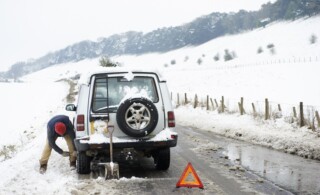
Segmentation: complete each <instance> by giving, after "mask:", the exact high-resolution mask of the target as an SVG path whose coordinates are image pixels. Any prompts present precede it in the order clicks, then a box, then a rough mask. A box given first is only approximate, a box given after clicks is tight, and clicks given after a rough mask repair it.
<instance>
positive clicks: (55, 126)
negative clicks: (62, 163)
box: [39, 115, 76, 174]
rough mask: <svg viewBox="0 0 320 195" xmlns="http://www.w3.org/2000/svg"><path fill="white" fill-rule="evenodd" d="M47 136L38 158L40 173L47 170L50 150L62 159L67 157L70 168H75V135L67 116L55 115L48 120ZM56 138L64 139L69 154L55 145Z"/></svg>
mask: <svg viewBox="0 0 320 195" xmlns="http://www.w3.org/2000/svg"><path fill="white" fill-rule="evenodd" d="M47 129H48V131H47V134H48V136H47V137H48V138H47V141H46V145H45V147H44V149H43V152H42V156H41V158H40V160H39V161H40V173H42V174H43V173H45V172H46V170H47V164H48V160H49V157H50V155H51V151H52V148H53V149H54V150H55V151H56V152H58V153H59V154H61V155H62V156H63V157H68V156H69V160H70V167H71V168H75V167H76V152H75V146H74V142H73V140H74V138H75V133H74V130H73V125H72V123H71V121H70V120H69V117H68V116H65V115H57V116H55V117H53V118H52V119H50V121H49V122H48V125H47ZM58 137H64V139H65V140H66V142H67V145H68V149H69V152H65V151H63V150H62V149H61V148H59V146H57V144H56V140H57V138H58Z"/></svg>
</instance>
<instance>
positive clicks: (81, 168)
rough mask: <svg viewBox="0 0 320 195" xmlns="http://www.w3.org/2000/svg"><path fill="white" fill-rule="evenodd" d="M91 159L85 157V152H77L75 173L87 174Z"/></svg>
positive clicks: (89, 170)
mask: <svg viewBox="0 0 320 195" xmlns="http://www.w3.org/2000/svg"><path fill="white" fill-rule="evenodd" d="M90 162H91V157H89V156H87V155H86V153H85V152H78V155H77V173H79V174H89V173H90V172H91V169H90Z"/></svg>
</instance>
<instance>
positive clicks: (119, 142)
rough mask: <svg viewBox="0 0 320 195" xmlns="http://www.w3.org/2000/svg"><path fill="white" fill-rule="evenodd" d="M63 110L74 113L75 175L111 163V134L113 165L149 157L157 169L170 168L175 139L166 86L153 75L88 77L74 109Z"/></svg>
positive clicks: (117, 72)
mask: <svg viewBox="0 0 320 195" xmlns="http://www.w3.org/2000/svg"><path fill="white" fill-rule="evenodd" d="M66 110H68V111H76V116H75V118H74V126H75V131H76V139H75V140H74V142H75V146H76V149H77V172H78V173H80V174H88V173H90V172H91V171H95V170H96V169H97V168H98V166H99V164H102V163H103V162H110V150H109V148H110V139H109V136H110V131H111V132H113V133H112V137H113V141H112V146H113V147H112V148H113V152H112V153H113V159H114V161H115V162H123V161H129V162H139V159H140V158H141V157H153V158H154V163H155V167H156V169H158V170H166V169H168V168H169V166H170V147H175V146H176V145H177V139H178V135H177V133H176V132H174V127H175V118H174V112H173V106H172V103H171V98H170V94H169V91H168V88H167V85H166V81H164V80H161V79H160V77H159V75H158V74H157V73H155V72H145V71H128V70H127V71H126V70H124V69H118V68H109V69H108V68H106V69H105V70H104V71H102V72H95V73H92V74H90V75H89V76H88V77H87V81H86V82H85V83H84V84H81V85H80V88H79V93H78V101H77V105H74V104H68V105H67V106H66ZM111 128H112V129H111Z"/></svg>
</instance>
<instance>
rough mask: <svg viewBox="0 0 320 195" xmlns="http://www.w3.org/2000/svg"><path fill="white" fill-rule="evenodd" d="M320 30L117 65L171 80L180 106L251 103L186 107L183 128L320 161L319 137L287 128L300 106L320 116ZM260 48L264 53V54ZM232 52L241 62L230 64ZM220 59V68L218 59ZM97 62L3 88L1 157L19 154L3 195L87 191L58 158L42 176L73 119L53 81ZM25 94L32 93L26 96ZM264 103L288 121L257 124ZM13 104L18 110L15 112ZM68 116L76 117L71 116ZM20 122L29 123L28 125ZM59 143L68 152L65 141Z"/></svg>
mask: <svg viewBox="0 0 320 195" xmlns="http://www.w3.org/2000/svg"><path fill="white" fill-rule="evenodd" d="M319 26H320V17H314V18H309V19H300V20H297V21H294V22H280V23H274V24H271V25H269V26H267V27H266V28H261V29H257V30H254V31H252V32H243V33H242V34H239V35H232V36H224V37H221V38H218V39H215V40H213V41H210V42H208V43H206V44H203V45H201V46H198V47H186V48H183V49H179V50H176V51H172V52H168V53H162V54H155V53H153V54H147V55H140V56H117V57H114V58H112V60H114V61H118V62H120V63H121V64H122V65H123V66H125V67H133V66H135V67H136V66H139V67H145V68H156V69H158V71H160V72H161V74H162V77H165V78H166V79H167V81H168V85H169V87H170V90H171V91H172V92H173V94H174V99H175V96H176V93H177V92H179V93H188V95H189V97H193V95H194V94H195V93H197V94H198V95H199V96H200V97H204V96H205V95H210V97H213V98H216V99H217V100H219V99H220V98H221V96H222V95H223V96H225V98H226V101H227V102H226V105H227V107H228V109H229V110H231V111H232V110H234V111H236V110H237V102H238V101H239V100H240V97H244V98H245V109H246V111H247V113H248V114H247V115H244V116H240V115H239V113H237V112H236V113H233V114H232V113H228V114H219V113H218V112H217V110H215V111H210V112H208V111H206V110H205V109H202V108H197V109H195V110H194V109H193V108H192V106H185V107H184V106H180V107H179V108H177V109H176V111H175V112H176V121H177V123H178V124H181V125H188V126H194V127H198V128H201V129H203V130H206V131H213V132H216V133H219V134H222V135H225V136H228V137H233V138H236V139H242V140H245V141H248V142H252V143H256V144H263V145H266V146H269V147H274V148H276V149H280V150H283V151H286V152H290V153H293V154H298V155H301V156H305V157H309V158H317V159H320V146H319V141H320V137H319V129H318V130H317V131H312V130H310V129H308V128H307V127H303V128H299V127H297V125H296V123H292V124H290V123H287V122H286V121H287V117H290V115H291V113H290V112H291V109H292V106H295V105H296V104H298V103H299V102H300V101H303V102H305V104H308V105H310V109H311V108H313V109H314V110H318V111H319V110H320V106H319V105H320V102H319V101H320V90H319V87H318V85H319V83H320V77H319V76H318V74H319V73H320V53H319V51H320V43H319V40H318V41H317V42H315V43H314V44H310V42H309V38H310V37H311V36H312V35H315V36H316V37H320V28H319ZM269 44H273V45H274V50H275V53H274V54H273V55H272V54H271V53H270V49H268V48H267V45H269ZM259 47H261V48H262V49H263V52H262V53H260V54H257V50H258V48H259ZM225 49H228V50H229V51H230V52H234V53H235V54H236V56H237V57H236V58H235V59H234V60H231V61H228V62H224V60H223V55H224V51H225ZM217 53H219V54H220V55H219V56H220V60H219V61H215V60H214V59H213V58H214V56H215V55H216V54H217ZM200 58H201V61H202V62H201V63H200V64H199V63H198V60H199V59H200ZM98 61H99V59H91V60H83V61H80V62H77V63H67V64H60V65H56V66H52V67H50V68H47V69H44V70H41V71H39V72H35V73H32V74H30V75H27V76H25V77H24V78H22V79H23V80H24V81H25V83H15V84H0V87H1V89H2V90H3V91H5V93H3V94H5V95H6V96H5V97H6V98H5V99H1V100H3V101H1V108H4V109H1V111H0V112H1V116H6V117H5V118H3V117H1V118H2V119H1V121H2V120H5V121H6V122H5V123H3V122H1V124H6V125H5V130H1V133H2V134H1V137H2V138H4V139H3V141H1V145H0V146H1V148H2V150H1V151H2V152H3V151H4V149H5V148H4V146H6V147H8V146H13V147H14V149H12V151H11V152H9V153H7V154H8V156H7V157H8V158H9V159H6V160H4V156H1V161H2V162H0V172H1V174H2V177H1V179H0V194H70V193H71V192H74V193H78V191H76V190H75V189H77V188H78V189H79V188H81V185H85V182H86V181H85V180H84V181H80V180H78V177H77V175H76V173H75V171H69V168H68V167H67V166H66V165H67V164H68V163H67V159H62V160H61V157H60V156H59V155H58V154H56V153H54V152H53V153H52V158H51V159H50V164H49V169H48V173H47V174H46V175H40V174H39V173H38V168H39V163H38V158H39V157H40V155H41V151H42V147H43V145H44V142H45V137H46V121H47V120H48V119H49V118H50V117H51V116H53V115H55V114H57V113H64V114H65V113H66V112H65V111H64V105H65V104H66V101H65V96H66V95H67V91H68V90H67V85H64V84H62V83H61V82H54V81H57V80H60V79H63V78H72V77H74V76H75V75H78V74H80V75H81V74H85V73H87V72H89V71H91V70H93V69H96V68H101V67H99V65H98ZM174 61H175V63H171V62H174ZM39 83H41V86H40V87H39ZM37 86H38V87H37ZM22 90H27V92H24V93H21V92H22ZM264 98H269V100H270V101H272V102H274V104H277V103H281V105H282V106H283V107H284V108H283V116H284V117H282V118H275V119H273V120H269V121H265V120H263V119H262V118H259V117H258V118H253V116H252V115H250V110H251V109H250V106H251V102H254V103H256V105H257V110H258V111H261V112H262V110H261V109H260V107H263V101H264ZM9 100H15V103H14V104H12V105H11V104H8V103H7V102H8V101H9ZM12 108H14V110H13V111H12ZM259 109H260V110H259ZM9 111H10V112H9ZM68 114H69V115H70V117H71V115H72V113H68ZM20 119H26V120H24V121H23V123H21V122H20V121H21V120H20ZM240 135H241V136H240ZM59 141H60V142H59V143H60V144H62V145H63V144H64V142H63V140H59ZM65 147H66V146H65ZM200 147H201V146H200ZM7 151H8V150H7ZM12 152H13V153H12ZM10 157H11V158H10ZM3 160H4V161H3ZM123 180H124V179H123ZM96 183H99V180H97V181H96ZM110 185H113V184H112V183H111V184H110ZM48 186H50V189H49V188H48Z"/></svg>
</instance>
